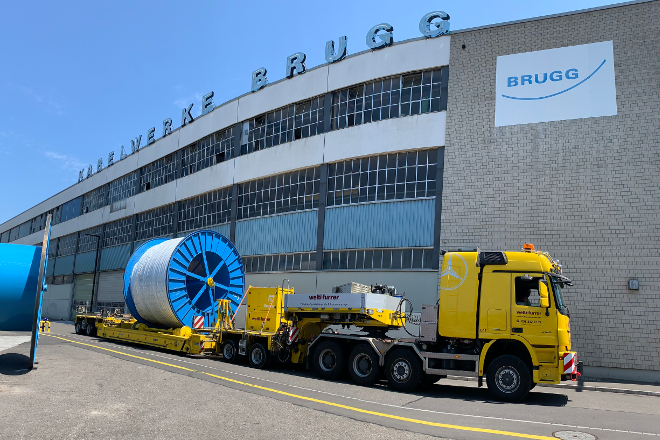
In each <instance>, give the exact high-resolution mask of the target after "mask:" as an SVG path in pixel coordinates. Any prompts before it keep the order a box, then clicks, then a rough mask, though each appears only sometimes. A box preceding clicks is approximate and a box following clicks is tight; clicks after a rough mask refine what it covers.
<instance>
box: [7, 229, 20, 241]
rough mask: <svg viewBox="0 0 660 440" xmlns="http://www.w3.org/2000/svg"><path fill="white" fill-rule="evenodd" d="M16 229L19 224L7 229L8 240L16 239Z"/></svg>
mask: <svg viewBox="0 0 660 440" xmlns="http://www.w3.org/2000/svg"><path fill="white" fill-rule="evenodd" d="M18 229H19V226H16V227H15V228H11V230H10V231H9V242H10V243H11V242H12V241H16V240H18Z"/></svg>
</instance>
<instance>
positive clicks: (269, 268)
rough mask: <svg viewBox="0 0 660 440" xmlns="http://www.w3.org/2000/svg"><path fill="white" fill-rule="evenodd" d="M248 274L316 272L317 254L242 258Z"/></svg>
mask: <svg viewBox="0 0 660 440" xmlns="http://www.w3.org/2000/svg"><path fill="white" fill-rule="evenodd" d="M242 260H243V266H244V267H245V272H246V273H255V272H299V271H304V270H316V252H298V253H293V254H276V255H257V256H254V257H242Z"/></svg>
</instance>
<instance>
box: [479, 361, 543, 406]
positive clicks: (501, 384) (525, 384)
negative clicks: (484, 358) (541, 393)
mask: <svg viewBox="0 0 660 440" xmlns="http://www.w3.org/2000/svg"><path fill="white" fill-rule="evenodd" d="M486 382H487V384H488V389H489V390H490V392H491V393H493V395H495V397H496V398H498V399H500V400H506V401H508V402H517V401H520V400H522V399H524V398H525V396H527V393H528V392H529V389H530V384H531V382H532V381H531V375H530V373H529V368H527V365H525V363H524V362H523V361H521V360H520V359H519V358H517V357H516V356H510V355H505V356H500V357H498V358H496V359H495V360H494V361H493V362H492V363H491V364H490V365H489V366H488V372H487V374H486Z"/></svg>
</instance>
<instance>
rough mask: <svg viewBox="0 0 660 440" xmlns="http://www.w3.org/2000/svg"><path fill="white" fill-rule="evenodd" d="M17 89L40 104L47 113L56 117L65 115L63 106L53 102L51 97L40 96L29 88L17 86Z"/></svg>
mask: <svg viewBox="0 0 660 440" xmlns="http://www.w3.org/2000/svg"><path fill="white" fill-rule="evenodd" d="M17 88H18V90H20V91H21V92H22V93H23V94H25V95H27V96H29V97H30V98H32V99H33V100H34V101H35V102H38V103H40V104H41V105H42V106H43V108H44V109H45V110H46V111H48V112H49V113H54V114H56V115H57V116H63V115H65V114H66V111H65V110H64V105H62V104H60V103H58V102H56V101H55V100H53V99H52V97H48V96H43V95H40V94H38V93H37V92H35V91H34V90H32V89H31V88H30V87H24V86H18V87H17Z"/></svg>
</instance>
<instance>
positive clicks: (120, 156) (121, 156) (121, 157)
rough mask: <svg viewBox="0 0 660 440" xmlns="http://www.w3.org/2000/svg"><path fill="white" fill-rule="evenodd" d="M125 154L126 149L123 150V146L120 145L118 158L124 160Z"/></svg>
mask: <svg viewBox="0 0 660 440" xmlns="http://www.w3.org/2000/svg"><path fill="white" fill-rule="evenodd" d="M127 156H128V154H126V151H124V146H123V145H122V146H121V153H120V154H119V160H124V159H126V157H127Z"/></svg>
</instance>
